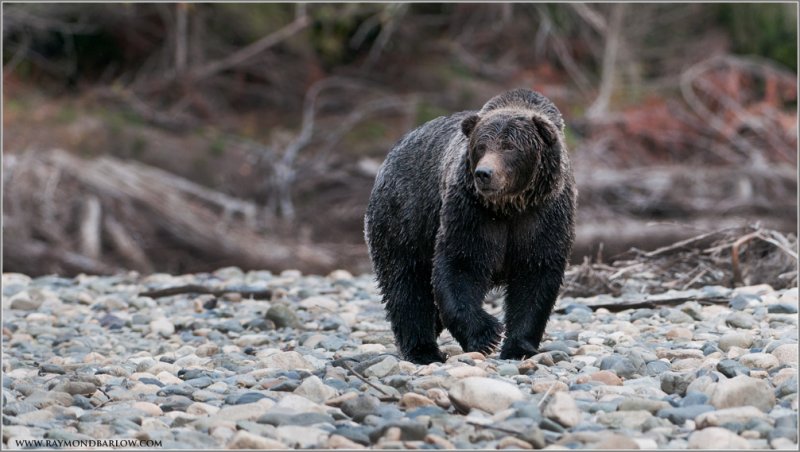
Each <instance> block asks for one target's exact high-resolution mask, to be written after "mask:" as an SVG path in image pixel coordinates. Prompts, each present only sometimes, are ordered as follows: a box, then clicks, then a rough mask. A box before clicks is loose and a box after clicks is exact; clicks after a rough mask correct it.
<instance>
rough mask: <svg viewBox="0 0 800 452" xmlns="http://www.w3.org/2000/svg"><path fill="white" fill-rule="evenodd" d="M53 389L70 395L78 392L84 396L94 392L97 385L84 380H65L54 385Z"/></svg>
mask: <svg viewBox="0 0 800 452" xmlns="http://www.w3.org/2000/svg"><path fill="white" fill-rule="evenodd" d="M53 390H54V391H62V392H66V393H68V394H71V395H76V394H80V395H84V396H86V395H92V394H94V392H95V391H97V386H95V385H94V384H93V383H89V382H84V381H65V382H63V383H60V384H58V385H56V386H55V387H54V388H53Z"/></svg>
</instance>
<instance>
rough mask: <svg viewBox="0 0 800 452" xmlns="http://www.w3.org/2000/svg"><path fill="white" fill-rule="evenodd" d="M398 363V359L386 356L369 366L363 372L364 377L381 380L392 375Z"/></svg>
mask: <svg viewBox="0 0 800 452" xmlns="http://www.w3.org/2000/svg"><path fill="white" fill-rule="evenodd" d="M399 363H400V361H398V359H397V358H395V357H394V356H387V357H386V358H384V359H382V360H381V361H379V362H378V363H376V364H373V365H371V366H369V367H368V368H367V369H366V370H365V371H364V376H365V377H378V378H383V377H385V376H387V375H389V374H390V373H393V371H394V370H395V368H396V367H397V365H398V364H399Z"/></svg>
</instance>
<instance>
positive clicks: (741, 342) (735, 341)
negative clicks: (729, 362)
mask: <svg viewBox="0 0 800 452" xmlns="http://www.w3.org/2000/svg"><path fill="white" fill-rule="evenodd" d="M752 343H753V335H752V334H750V333H744V332H731V333H725V334H723V335H722V337H720V338H719V349H720V350H722V351H724V352H727V351H728V350H730V349H731V347H739V348H749V347H750V345H751V344H752Z"/></svg>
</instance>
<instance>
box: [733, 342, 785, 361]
mask: <svg viewBox="0 0 800 452" xmlns="http://www.w3.org/2000/svg"><path fill="white" fill-rule="evenodd" d="M797 353H798V348H797V344H796V343H794V344H783V345H779V346H777V347H776V348H775V349H774V350H772V355H773V356H774V357H775V358H777V359H778V362H780V364H797ZM740 359H741V358H740Z"/></svg>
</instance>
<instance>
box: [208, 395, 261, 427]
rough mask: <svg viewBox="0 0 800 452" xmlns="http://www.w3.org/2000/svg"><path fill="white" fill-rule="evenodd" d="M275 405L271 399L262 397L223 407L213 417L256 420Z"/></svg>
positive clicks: (226, 419) (233, 420)
mask: <svg viewBox="0 0 800 452" xmlns="http://www.w3.org/2000/svg"><path fill="white" fill-rule="evenodd" d="M274 405H275V402H273V401H272V400H271V399H261V400H259V401H258V402H255V403H245V404H242V405H232V406H225V407H222V408H221V409H220V410H219V411H217V413H216V414H214V415H213V416H211V419H220V420H225V421H232V422H236V421H243V420H255V419H258V418H259V417H261V416H263V415H264V413H266V412H267V411H268V410H269V409H270V408H272V407H273V406H274Z"/></svg>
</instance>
